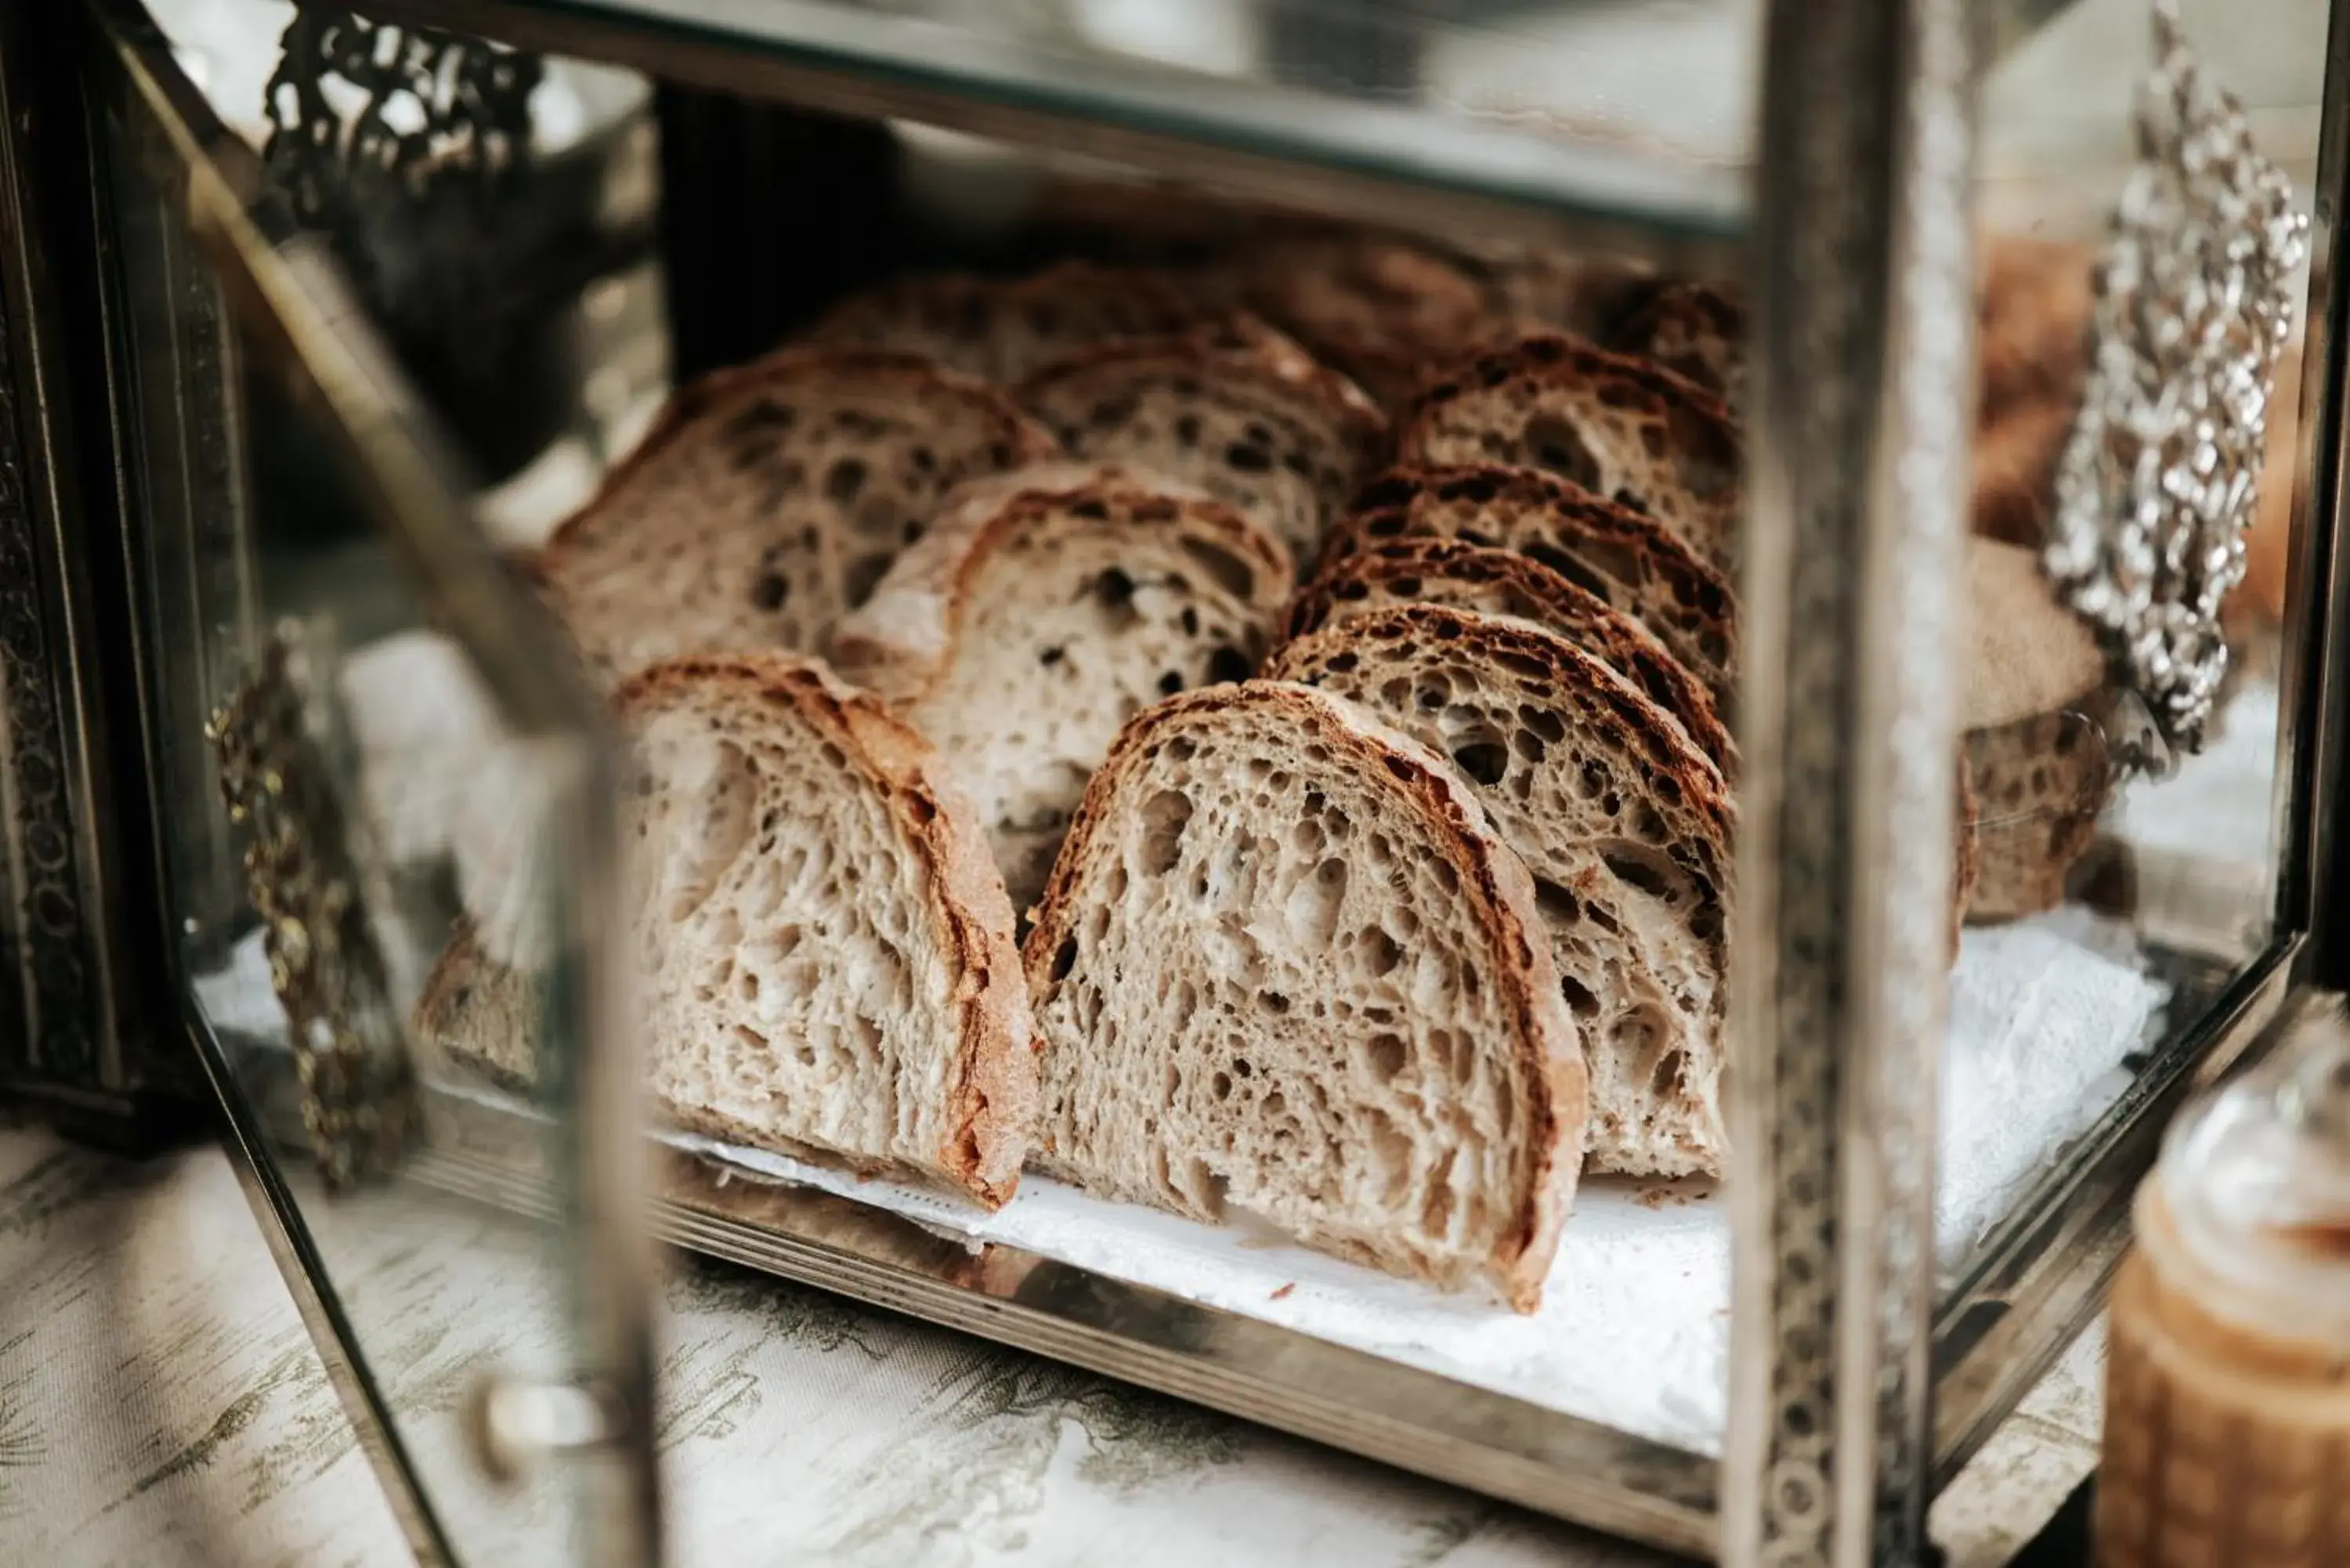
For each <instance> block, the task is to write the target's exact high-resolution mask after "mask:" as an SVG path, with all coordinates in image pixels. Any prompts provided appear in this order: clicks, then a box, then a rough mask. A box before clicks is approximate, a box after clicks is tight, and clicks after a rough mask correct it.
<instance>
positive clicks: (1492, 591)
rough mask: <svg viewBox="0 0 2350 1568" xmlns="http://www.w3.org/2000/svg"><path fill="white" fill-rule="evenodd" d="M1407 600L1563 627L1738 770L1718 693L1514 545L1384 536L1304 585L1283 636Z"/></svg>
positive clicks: (1709, 756) (1637, 628)
mask: <svg viewBox="0 0 2350 1568" xmlns="http://www.w3.org/2000/svg"><path fill="white" fill-rule="evenodd" d="M1400 604H1435V605H1450V606H1451V607H1453V608H1455V609H1469V610H1477V611H1479V612H1481V613H1483V614H1486V615H1500V616H1513V617H1515V618H1518V619H1520V620H1530V621H1533V622H1534V623H1535V624H1537V625H1539V626H1543V627H1545V628H1549V629H1550V630H1552V631H1555V632H1556V633H1558V634H1559V635H1560V636H1561V637H1564V638H1565V639H1567V640H1568V641H1569V642H1571V643H1573V644H1575V646H1576V647H1577V648H1580V649H1583V651H1584V652H1586V653H1588V654H1590V655H1591V656H1592V657H1593V658H1595V659H1599V660H1600V661H1601V662H1603V663H1605V664H1606V665H1607V667H1608V668H1610V669H1611V670H1615V671H1616V672H1617V674H1619V675H1622V676H1625V677H1627V679H1629V680H1630V681H1631V682H1632V684H1633V685H1634V686H1636V687H1638V688H1639V690H1640V691H1641V692H1642V693H1643V694H1645V695H1646V696H1647V697H1648V700H1649V701H1652V702H1654V703H1655V704H1656V705H1657V706H1658V707H1659V708H1661V709H1663V710H1664V711H1666V712H1667V713H1669V714H1670V715H1671V716H1672V718H1673V719H1674V721H1675V722H1678V723H1679V725H1680V727H1681V730H1682V732H1684V733H1686V734H1687V735H1688V736H1689V738H1690V741H1692V742H1695V744H1696V746H1697V749H1698V750H1699V751H1700V752H1702V753H1705V756H1706V760H1707V761H1709V762H1711V763H1713V764H1714V765H1715V766H1716V767H1717V768H1720V769H1721V772H1722V774H1724V776H1726V777H1727V776H1733V775H1734V774H1735V773H1736V771H1737V755H1738V751H1737V747H1736V746H1735V745H1733V744H1732V743H1731V739H1730V732H1729V731H1727V730H1725V729H1723V728H1722V725H1721V718H1720V717H1719V716H1718V715H1717V714H1716V712H1715V711H1714V705H1713V698H1712V696H1711V693H1709V692H1708V691H1706V689H1705V688H1704V686H1703V685H1701V684H1700V683H1699V681H1698V680H1697V678H1696V677H1695V676H1693V675H1691V674H1690V672H1689V671H1688V670H1686V669H1684V668H1683V667H1682V665H1681V664H1680V661H1679V660H1678V659H1675V658H1674V657H1673V656H1672V654H1671V653H1670V652H1669V651H1668V650H1667V649H1666V648H1665V645H1664V644H1663V643H1661V642H1659V641H1658V640H1657V639H1656V638H1655V637H1654V636H1653V635H1652V634H1651V633H1650V632H1649V631H1648V628H1645V627H1643V626H1642V625H1641V624H1640V623H1639V622H1638V621H1636V620H1634V619H1633V618H1631V617H1629V616H1627V615H1624V614H1621V613H1619V612H1618V611H1617V610H1614V609H1612V608H1610V607H1608V605H1607V600H1605V599H1603V598H1601V597H1599V596H1598V595H1596V594H1594V593H1591V592H1589V591H1588V590H1586V589H1584V588H1580V587H1575V584H1573V583H1572V582H1569V581H1568V580H1567V579H1566V578H1565V576H1561V575H1560V574H1559V573H1557V572H1555V571H1553V570H1552V569H1551V568H1550V567H1548V566H1544V565H1543V564H1542V563H1541V562H1540V561H1537V560H1535V559H1534V557H1533V556H1522V555H1520V554H1519V553H1518V552H1516V551H1515V550H1503V549H1489V548H1487V547H1485V546H1483V545H1469V544H1463V543H1462V542H1461V541H1460V540H1458V539H1432V538H1402V539H1388V540H1382V541H1379V542H1378V543H1376V544H1373V545H1368V546H1367V547H1366V548H1364V549H1361V550H1358V551H1357V552H1355V553H1354V554H1353V555H1351V556H1347V557H1346V558H1344V559H1343V560H1339V561H1335V562H1333V563H1331V565H1330V566H1327V567H1326V568H1325V569H1324V570H1323V571H1322V573H1321V574H1320V575H1319V576H1316V577H1315V578H1314V580H1313V581H1311V582H1309V583H1307V584H1306V585H1305V587H1302V588H1300V589H1299V590H1298V591H1297V596H1296V597H1295V598H1293V599H1292V600H1291V601H1290V604H1289V609H1288V612H1287V614H1286V615H1285V617H1284V620H1283V627H1282V630H1283V635H1284V637H1289V638H1299V637H1304V636H1306V635H1307V634H1308V633H1310V632H1314V631H1318V630H1319V629H1321V628H1323V627H1325V626H1329V625H1334V624H1336V623H1338V622H1342V621H1345V620H1347V619H1348V618H1351V617H1354V616H1357V615H1361V614H1365V613H1367V612H1368V611H1371V610H1377V609H1385V608H1388V607H1391V606H1394V605H1400Z"/></svg>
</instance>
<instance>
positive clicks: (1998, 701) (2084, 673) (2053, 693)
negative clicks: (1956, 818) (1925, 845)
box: [1960, 538, 2115, 921]
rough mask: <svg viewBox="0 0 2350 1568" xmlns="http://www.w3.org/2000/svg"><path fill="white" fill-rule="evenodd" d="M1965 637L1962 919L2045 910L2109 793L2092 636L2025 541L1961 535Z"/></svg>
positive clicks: (2105, 714)
mask: <svg viewBox="0 0 2350 1568" xmlns="http://www.w3.org/2000/svg"><path fill="white" fill-rule="evenodd" d="M1966 590H1967V612H1968V626H1969V634H1970V641H1969V646H1968V649H1967V654H1966V659H1967V662H1966V666H1965V671H1966V687H1965V691H1964V693H1963V696H1962V698H1961V707H1960V727H1961V729H1962V731H1963V732H1964V739H1963V742H1962V743H1963V747H1964V752H1965V758H1966V763H1967V769H1968V781H1969V784H1970V786H1971V787H1972V790H1973V793H1974V795H1975V813H1976V816H1975V831H1976V837H1977V840H1978V848H1977V861H1978V866H1977V871H1976V880H1975V888H1974V896H1973V898H1972V901H1971V902H1970V905H1969V906H1968V918H1969V919H1973V920H1978V921H1988V920H2003V919H2014V918H2016V917H2017V916H2020V915H2031V914H2037V913H2038V912H2040V911H2041V910H2043V909H2054V907H2055V906H2056V905H2058V904H2060V903H2062V902H2063V901H2064V878H2065V874H2066V873H2067V872H2068V871H2070V870H2071V869H2072V867H2073V863H2074V861H2076V860H2078V859H2079V858H2080V857H2081V855H2082V852H2083V851H2085V849H2087V848H2088V846H2089V844H2090V842H2091V840H2092V839H2094V838H2095V836H2096V827H2097V817H2098V815H2100V814H2101V813H2102V812H2103V811H2104V810H2105V808H2106V802H2107V801H2108V800H2110V799H2111V798H2112V794H2113V786H2114V783H2115V779H2114V770H2113V758H2112V754H2111V751H2110V748H2109V745H2108V742H2107V737H2106V729H2107V726H2108V725H2109V724H2110V723H2111V722H2113V720H2114V716H2115V708H2114V693H2113V691H2112V689H2111V687H2110V686H2109V685H2108V683H2107V681H2106V665H2105V657H2104V655H2103V654H2102V653H2101V652H2100V651H2099V649H2098V648H2097V643H2096V639H2095V636H2094V635H2093V634H2092V633H2091V632H2090V630H2089V628H2088V627H2087V626H2086V625H2085V623H2084V622H2083V621H2082V620H2081V618H2079V617H2078V616H2075V615H2074V614H2073V612H2072V611H2071V610H2069V609H2067V608H2066V607H2064V604H2063V603H2062V602H2061V601H2059V600H2058V599H2057V597H2056V595H2055V592H2054V589H2053V588H2051V587H2049V584H2048V579H2047V577H2046V576H2045V575H2044V574H2043V572H2042V570H2041V566H2040V558H2039V553H2038V552H2037V551H2036V550H2030V549H2025V548H2022V547H2021V546H2019V545H2005V544H2001V543H1999V542H1997V541H1995V540H1991V539H1983V538H1970V539H1969V540H1967V542H1966Z"/></svg>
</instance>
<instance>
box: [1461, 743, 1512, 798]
mask: <svg viewBox="0 0 2350 1568" xmlns="http://www.w3.org/2000/svg"><path fill="white" fill-rule="evenodd" d="M1451 755H1452V763H1453V765H1454V766H1455V767H1457V768H1459V769H1460V770H1461V772H1462V773H1464V774H1468V775H1469V777H1470V778H1471V779H1472V780H1474V781H1475V782H1476V783H1478V784H1483V785H1486V786H1488V787H1490V786H1492V785H1494V784H1500V783H1501V782H1502V779H1503V775H1505V774H1508V772H1509V771H1510V752H1509V748H1508V747H1507V746H1504V745H1503V744H1502V743H1501V742H1498V741H1487V740H1477V741H1465V742H1461V743H1459V744H1457V745H1455V746H1454V747H1453V748H1452V753H1451Z"/></svg>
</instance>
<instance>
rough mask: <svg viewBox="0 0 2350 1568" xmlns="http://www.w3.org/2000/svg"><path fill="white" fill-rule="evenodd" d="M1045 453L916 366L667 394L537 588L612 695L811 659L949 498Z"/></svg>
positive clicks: (754, 371)
mask: <svg viewBox="0 0 2350 1568" xmlns="http://www.w3.org/2000/svg"><path fill="white" fill-rule="evenodd" d="M1055 450H1056V449H1055V445H1054V442H1053V439H1052V437H1050V436H1049V435H1047V434H1045V431H1043V430H1042V429H1040V428H1039V427H1038V426H1036V425H1035V424H1034V423H1032V422H1031V421H1028V420H1026V419H1024V417H1022V415H1021V414H1020V412H1019V410H1017V409H1015V408H1014V407H1013V405H1012V404H1011V403H1009V402H1008V401H1006V400H1004V398H1003V395H1002V394H1000V393H998V392H996V391H994V390H993V389H990V388H988V387H985V386H983V385H982V384H981V383H979V382H978V381H975V380H972V379H969V378H967V377H962V376H958V375H955V374H953V373H951V372H949V371H945V370H941V369H938V368H937V367H936V366H934V365H932V364H931V363H930V362H929V361H928V360H925V359H920V358H913V357H912V356H910V355H902V354H889V353H881V352H878V351H869V350H864V349H797V350H792V351H788V352H785V353H783V354H779V355H776V356H775V357H773V358H768V359H765V360H763V361H761V362H759V363H757V364H754V365H750V366H746V367H743V369H734V370H724V371H721V372H719V373H717V374H716V375H713V376H710V377H707V378H705V379H702V380H700V381H697V382H695V383H694V384H693V385H691V386H690V387H688V388H686V389H683V390H681V392H679V393H678V395H677V397H676V398H675V399H674V400H673V401H672V402H671V406H670V408H669V410H667V411H666V412H665V413H664V415H663V416H662V418H661V420H660V422H659V423H658V424H657V425H656V426H655V428H654V429H653V431H651V432H650V433H649V434H648V435H647V436H646V437H645V439H644V441H643V442H642V443H641V444H640V445H639V447H638V449H637V451H636V452H635V453H634V454H633V455H632V456H630V457H629V460H628V461H627V462H623V463H622V464H620V465H619V467H618V468H616V469H615V470H614V471H613V472H612V474H611V475H610V477H609V478H608V480H607V481H606V482H605V484H604V488H603V490H602V493H600V494H598V496H597V498H596V499H595V500H594V501H592V502H590V503H589V504H587V506H586V507H585V508H583V509H582V510H581V511H580V512H579V513H578V514H577V515H576V516H574V517H573V518H572V519H571V520H570V521H569V522H567V523H566V524H564V525H563V526H562V528H561V529H559V530H557V532H556V535H555V537H554V538H553V540H551V541H550V542H549V543H548V545H546V549H545V550H543V551H542V552H541V553H540V556H539V559H538V563H537V571H538V576H540V578H541V579H542V580H543V581H544V583H545V584H546V591H547V597H548V600H549V602H550V603H551V604H552V605H553V606H554V607H555V609H556V614H558V615H559V616H560V617H562V618H563V620H564V622H565V624H566V625H567V627H568V628H570V630H571V634H572V636H573V638H574V639H576V640H577V643H578V644H579V647H580V651H581V653H582V655H583V657H584V658H585V659H587V663H588V665H589V667H590V668H591V670H595V671H597V672H598V673H600V674H602V675H603V676H605V677H606V678H608V679H618V678H619V677H622V676H626V675H628V674H629V673H631V672H633V671H635V670H641V669H643V668H645V667H646V666H647V665H650V664H652V663H654V662H656V661H658V660H660V659H666V658H670V657H671V656H673V655H677V654H681V653H691V652H706V651H711V650H717V649H758V648H785V649H805V650H808V651H817V650H820V649H821V648H822V647H823V644H824V640H825V639H826V638H827V636H829V635H830V633H831V630H832V625H833V623H834V622H835V621H836V620H837V619H839V618H840V617H841V616H842V615H844V614H846V613H847V611H849V610H850V609H853V608H855V607H857V606H858V604H861V603H862V602H864V599H865V596H866V595H867V594H868V593H869V592H870V591H871V589H872V587H873V585H874V584H875V583H877V582H879V581H880V580H881V574H882V573H883V572H884V571H886V570H888V568H889V563H890V562H891V561H892V560H894V559H896V558H897V554H898V552H899V550H900V549H903V548H904V547H905V546H906V545H907V544H908V543H909V542H910V541H912V540H913V539H916V538H919V537H920V535H921V532H922V530H923V528H924V527H925V526H927V525H928V524H929V523H930V519H931V513H933V512H934V511H936V510H937V508H938V504H939V503H940V502H941V500H942V499H944V497H945V495H946V493H947V492H948V491H950V490H951V489H952V488H954V486H955V485H957V484H959V483H962V481H964V480H966V479H970V478H973V477H975V476H977V475H980V474H984V473H993V472H1000V471H1002V470H1003V469H1007V468H1014V467H1016V466H1018V465H1020V464H1022V463H1025V462H1035V461H1037V460H1039V459H1042V458H1045V457H1049V456H1051V455H1054V453H1055Z"/></svg>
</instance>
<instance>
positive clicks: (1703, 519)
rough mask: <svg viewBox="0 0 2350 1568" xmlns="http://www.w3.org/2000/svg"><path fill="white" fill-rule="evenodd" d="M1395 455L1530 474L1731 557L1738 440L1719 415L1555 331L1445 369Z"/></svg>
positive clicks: (1406, 425) (1708, 398)
mask: <svg viewBox="0 0 2350 1568" xmlns="http://www.w3.org/2000/svg"><path fill="white" fill-rule="evenodd" d="M1562 409H1571V410H1576V412H1575V413H1574V414H1572V415H1565V414H1562V413H1561V412H1560V410H1562ZM1396 460H1397V462H1400V463H1406V464H1416V465H1422V466H1436V465H1440V464H1450V463H1462V462H1499V463H1503V464H1505V465H1508V466H1512V467H1521V468H1536V469H1542V470H1544V471H1545V472H1552V473H1556V474H1558V475H1560V476H1561V477H1563V478H1565V479H1567V480H1570V481H1572V482H1574V483H1577V484H1580V485H1582V486H1583V487H1585V488H1586V489H1590V490H1595V491H1599V492H1601V493H1606V494H1607V498H1608V499H1610V500H1612V501H1615V502H1617V504H1622V505H1626V506H1628V507H1630V508H1631V509H1632V510H1634V511H1637V512H1641V513H1645V514H1648V516H1651V517H1654V518H1656V519H1657V520H1658V521H1659V523H1661V524H1664V525H1665V527H1667V528H1668V529H1669V530H1670V531H1672V532H1673V533H1676V534H1678V535H1680V536H1681V537H1682V538H1683V539H1684V540H1686V541H1687V542H1688V543H1689V544H1690V545H1692V546H1694V547H1695V548H1696V549H1698V550H1699V551H1700V552H1701V553H1702V554H1704V555H1705V556H1707V557H1708V558H1709V559H1711V560H1713V561H1716V562H1728V561H1731V560H1732V559H1734V558H1735V556H1736V553H1737V551H1736V546H1737V533H1738V524H1739V513H1740V505H1741V499H1740V487H1741V483H1742V473H1743V471H1744V467H1745V441H1744V438H1743V437H1742V435H1741V433H1740V431H1739V428H1738V423H1737V421H1735V420H1733V419H1732V418H1731V414H1730V410H1729V409H1728V408H1727V407H1725V406H1724V404H1723V403H1722V401H1721V399H1720V398H1718V397H1716V396H1715V395H1714V394H1713V393H1711V392H1709V391H1707V390H1706V389H1704V388H1702V387H1700V386H1698V385H1697V384H1696V383H1694V382H1691V381H1689V380H1686V379H1683V378H1681V377H1679V376H1676V375H1674V374H1673V373H1672V372H1671V371H1670V370H1667V369H1663V368H1662V367H1661V366H1659V365H1655V364H1652V363H1650V362H1648V360H1645V359H1638V358H1632V357H1631V356H1629V355H1626V354H1613V353H1610V352H1608V351H1607V349H1604V348H1596V347H1595V346H1594V345H1592V344H1590V343H1587V342H1585V341H1584V340H1583V339H1582V338H1579V337H1569V336H1567V335H1566V334H1565V333H1563V332H1546V331H1545V332H1526V333H1522V334H1520V335H1519V336H1517V337H1513V338H1508V339H1504V340H1502V341H1499V342H1497V343H1495V344H1494V345H1493V346H1492V347H1490V348H1486V349H1484V350H1482V352H1480V353H1477V354H1473V355H1471V356H1470V357H1469V358H1466V359H1464V360H1461V361H1460V362H1459V363H1457V364H1455V365H1454V366H1453V367H1452V368H1451V369H1450V370H1448V371H1446V372H1445V373H1444V374H1443V375H1442V376H1441V377H1440V378H1439V379H1436V380H1435V381H1433V382H1432V383H1430V386H1429V387H1428V389H1426V390H1425V391H1423V392H1421V393H1420V395H1419V398H1418V399H1417V400H1414V401H1413V403H1412V405H1411V407H1410V408H1409V410H1406V411H1405V412H1404V413H1403V414H1402V415H1400V416H1399V419H1398V421H1397V429H1396Z"/></svg>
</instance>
